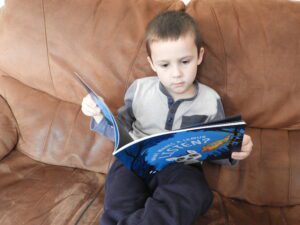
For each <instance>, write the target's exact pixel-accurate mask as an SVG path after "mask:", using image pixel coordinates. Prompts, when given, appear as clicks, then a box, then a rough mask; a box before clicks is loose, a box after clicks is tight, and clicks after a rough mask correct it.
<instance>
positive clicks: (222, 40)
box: [208, 3, 228, 94]
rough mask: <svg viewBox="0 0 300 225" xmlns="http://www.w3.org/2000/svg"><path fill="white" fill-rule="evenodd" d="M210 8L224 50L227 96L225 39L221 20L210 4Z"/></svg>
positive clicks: (226, 78) (226, 77)
mask: <svg viewBox="0 0 300 225" xmlns="http://www.w3.org/2000/svg"><path fill="white" fill-rule="evenodd" d="M208 4H209V3H208ZM209 6H210V10H211V13H212V15H213V18H214V20H215V22H216V25H217V29H218V34H219V38H220V40H221V45H222V49H223V56H224V61H225V93H226V94H227V80H228V68H227V56H226V49H225V44H224V38H223V35H222V31H221V28H220V23H219V20H218V18H217V15H216V12H215V10H214V8H213V7H212V6H211V5H210V4H209Z"/></svg>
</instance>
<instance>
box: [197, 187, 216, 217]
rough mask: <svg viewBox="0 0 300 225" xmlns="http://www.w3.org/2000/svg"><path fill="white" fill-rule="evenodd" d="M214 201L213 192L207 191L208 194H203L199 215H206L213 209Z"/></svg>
mask: <svg viewBox="0 0 300 225" xmlns="http://www.w3.org/2000/svg"><path fill="white" fill-rule="evenodd" d="M213 200H214V195H213V192H212V191H211V190H207V191H206V192H204V193H203V196H202V198H201V204H200V206H201V207H199V215H203V214H205V213H206V212H207V211H208V210H209V208H210V207H211V205H212V203H213Z"/></svg>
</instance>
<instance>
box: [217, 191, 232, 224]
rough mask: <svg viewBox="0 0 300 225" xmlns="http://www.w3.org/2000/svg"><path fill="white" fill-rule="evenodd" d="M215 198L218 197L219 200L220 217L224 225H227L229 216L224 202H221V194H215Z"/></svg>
mask: <svg viewBox="0 0 300 225" xmlns="http://www.w3.org/2000/svg"><path fill="white" fill-rule="evenodd" d="M217 196H218V199H219V200H220V203H219V207H220V211H221V213H222V216H223V217H224V220H225V221H224V222H225V225H229V215H228V211H227V210H226V206H225V203H224V200H223V198H222V196H221V194H219V193H217Z"/></svg>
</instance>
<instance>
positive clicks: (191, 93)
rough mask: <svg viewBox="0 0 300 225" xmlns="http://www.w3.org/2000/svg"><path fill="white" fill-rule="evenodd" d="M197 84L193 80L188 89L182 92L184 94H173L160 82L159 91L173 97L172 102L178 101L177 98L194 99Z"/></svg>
mask: <svg viewBox="0 0 300 225" xmlns="http://www.w3.org/2000/svg"><path fill="white" fill-rule="evenodd" d="M198 88H199V87H198V84H197V82H196V81H195V82H194V83H193V85H192V86H191V89H190V91H188V92H186V93H184V94H176V93H175V94H174V93H170V92H169V91H168V90H167V88H166V87H165V86H164V85H163V84H162V83H160V89H161V91H162V92H163V93H164V94H165V95H166V96H167V97H171V98H172V99H173V101H174V102H176V101H178V100H187V99H194V98H195V97H196V95H197V92H198Z"/></svg>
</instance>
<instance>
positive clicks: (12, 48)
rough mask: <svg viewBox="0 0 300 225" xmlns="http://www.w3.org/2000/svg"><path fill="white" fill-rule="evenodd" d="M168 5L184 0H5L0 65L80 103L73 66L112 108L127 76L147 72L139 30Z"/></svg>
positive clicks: (0, 23)
mask: <svg viewBox="0 0 300 225" xmlns="http://www.w3.org/2000/svg"><path fill="white" fill-rule="evenodd" d="M167 9H184V4H183V3H182V2H181V1H180V0H175V1H174V0H158V1H157V0H156V1H148V0H147V1H136V0H126V1H124V0H114V1H111V0H102V1H98V0H90V1H81V0H76V1H60V0H54V1H42V2H41V1H39V0H32V1H29V2H28V1H26V2H20V1H18V0H11V1H7V2H6V4H5V7H4V8H3V9H2V12H1V14H0V33H1V36H0V51H1V52H5V54H0V70H2V71H3V72H4V73H5V74H6V75H9V76H12V77H14V78H16V79H17V80H19V81H21V82H23V83H25V84H26V85H28V86H31V87H33V88H35V89H38V90H41V91H43V92H46V93H48V94H50V95H52V96H55V97H57V98H59V99H61V100H64V101H69V102H73V103H77V104H79V103H81V100H82V97H83V96H84V95H86V92H85V91H84V89H83V88H82V87H81V86H80V85H79V84H78V82H77V81H76V80H75V78H74V74H73V73H74V71H77V72H79V73H81V74H82V75H83V76H84V78H85V79H86V81H87V82H88V83H90V84H91V85H94V87H95V90H96V91H97V93H98V94H99V95H102V96H103V97H104V99H105V100H106V102H107V103H108V105H109V106H110V107H111V109H112V110H113V111H114V112H115V111H116V109H117V108H118V107H119V106H121V105H122V104H123V95H124V92H125V90H126V88H127V86H128V85H129V83H130V78H129V77H131V76H132V74H133V73H134V74H139V76H145V75H146V74H149V73H152V72H151V68H150V66H149V65H148V62H147V59H146V51H145V46H144V43H143V39H144V31H145V27H146V25H147V23H148V21H149V20H150V19H152V18H153V17H154V16H155V15H156V14H158V13H159V12H161V11H164V10H167ZM137 58H138V59H137ZM135 61H138V62H135ZM136 64H137V65H136ZM134 65H135V66H134ZM141 65H142V66H141ZM133 67H134V68H133ZM134 76H137V75H134Z"/></svg>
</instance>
